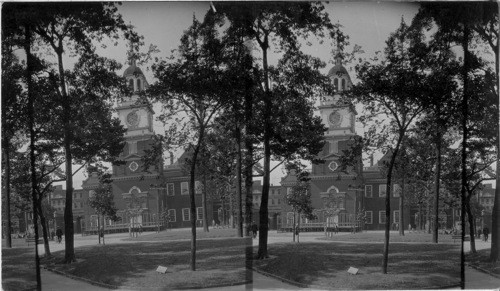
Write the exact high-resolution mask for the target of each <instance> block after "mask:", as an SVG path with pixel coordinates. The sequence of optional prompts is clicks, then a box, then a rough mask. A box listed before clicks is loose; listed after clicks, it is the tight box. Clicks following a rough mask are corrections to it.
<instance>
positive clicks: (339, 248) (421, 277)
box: [254, 243, 460, 289]
mask: <svg viewBox="0 0 500 291" xmlns="http://www.w3.org/2000/svg"><path fill="white" fill-rule="evenodd" d="M382 250H383V246H382V245H381V244H373V243H357V244H344V243H331V244H324V243H301V244H291V243H287V244H275V245H272V246H270V248H269V253H270V254H272V255H275V256H276V257H275V258H273V259H270V260H265V261H255V262H254V264H255V265H256V266H257V267H258V268H260V269H262V270H263V271H265V272H268V273H272V274H275V275H278V276H280V277H283V278H286V279H288V280H292V281H296V282H299V283H302V284H306V285H313V286H314V285H316V286H324V287H327V288H329V289H332V288H333V289H422V288H431V287H439V286H449V285H456V284H459V283H460V249H459V247H458V246H453V245H433V244H423V245H418V244H402V243H393V244H391V245H390V247H389V266H388V274H385V275H383V274H382V273H381V265H382ZM349 267H355V268H358V269H359V273H358V274H357V275H350V274H348V273H347V270H348V269H349Z"/></svg>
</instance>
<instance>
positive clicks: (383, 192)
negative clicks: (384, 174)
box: [378, 185, 387, 197]
mask: <svg viewBox="0 0 500 291" xmlns="http://www.w3.org/2000/svg"><path fill="white" fill-rule="evenodd" d="M386 194H387V185H378V197H385V195H386Z"/></svg>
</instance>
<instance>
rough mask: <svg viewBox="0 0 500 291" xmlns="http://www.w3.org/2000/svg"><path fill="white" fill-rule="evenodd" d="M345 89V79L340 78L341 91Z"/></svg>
mask: <svg viewBox="0 0 500 291" xmlns="http://www.w3.org/2000/svg"><path fill="white" fill-rule="evenodd" d="M344 90H345V79H342V91H344Z"/></svg>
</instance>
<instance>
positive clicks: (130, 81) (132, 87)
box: [128, 79, 134, 91]
mask: <svg viewBox="0 0 500 291" xmlns="http://www.w3.org/2000/svg"><path fill="white" fill-rule="evenodd" d="M128 87H129V89H130V90H132V91H134V80H133V79H129V80H128Z"/></svg>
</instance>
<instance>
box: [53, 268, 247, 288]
mask: <svg viewBox="0 0 500 291" xmlns="http://www.w3.org/2000/svg"><path fill="white" fill-rule="evenodd" d="M43 268H44V269H45V270H47V271H50V272H53V273H56V274H59V275H61V276H64V277H67V278H70V279H73V280H79V281H84V282H87V283H89V284H91V285H94V286H98V287H102V288H108V289H126V290H160V289H161V290H163V289H162V288H165V287H151V288H145V287H130V286H115V285H110V284H106V283H101V282H96V281H92V280H90V279H87V278H83V277H78V276H75V275H72V274H68V273H66V272H62V271H59V270H56V269H52V268H49V267H46V266H44V267H43ZM251 283H252V280H245V281H243V282H234V283H225V284H214V285H204V286H194V287H186V288H178V289H172V290H189V289H205V288H219V287H230V286H240V285H246V284H251Z"/></svg>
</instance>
